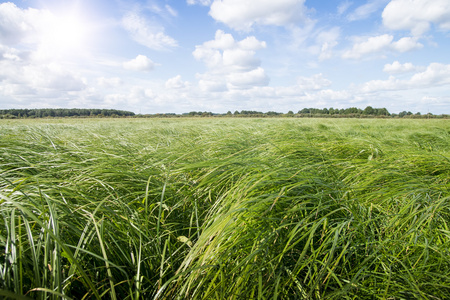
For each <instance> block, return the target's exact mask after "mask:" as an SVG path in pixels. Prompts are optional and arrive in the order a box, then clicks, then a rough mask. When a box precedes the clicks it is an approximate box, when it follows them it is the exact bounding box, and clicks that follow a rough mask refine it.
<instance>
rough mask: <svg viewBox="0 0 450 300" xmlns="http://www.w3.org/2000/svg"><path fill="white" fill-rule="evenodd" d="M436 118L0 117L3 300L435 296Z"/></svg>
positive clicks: (446, 126)
mask: <svg viewBox="0 0 450 300" xmlns="http://www.w3.org/2000/svg"><path fill="white" fill-rule="evenodd" d="M448 149H450V123H448V122H446V121H445V120H353V119H352V120H314V119H308V120H294V119H292V120H284V119H282V120H281V119H279V120H277V119H256V120H253V119H252V120H249V119H242V120H241V119H240V120H234V119H219V120H216V119H206V120H198V119H197V120H189V119H183V120H123V119H122V120H88V121H83V122H77V121H74V120H53V121H45V122H44V121H42V120H36V121H23V120H15V121H14V122H13V121H2V122H1V123H0V213H1V215H2V217H3V218H2V219H3V221H2V223H1V225H0V249H1V251H0V276H1V280H0V296H3V297H5V298H7V299H29V298H35V299H47V298H50V299H99V298H106V299H152V298H155V299H355V298H358V299H374V298H375V299H377V298H380V299H387V298H391V299H411V298H419V299H448V298H450V253H449V249H450V229H449V222H450V192H449V187H450V183H449V181H450V154H449V150H448Z"/></svg>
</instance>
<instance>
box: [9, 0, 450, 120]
mask: <svg viewBox="0 0 450 300" xmlns="http://www.w3.org/2000/svg"><path fill="white" fill-rule="evenodd" d="M449 50H450V1H448V0H368V1H356V0H354V1H349V0H327V1H325V0H316V1H312V0H306V1H305V0H277V1H273V0H146V1H124V0H108V1H107V0H70V1H68V0H21V1H1V2H0V108H47V107H60V108H74V107H77V108H78V107H80V108H81V107H82V108H114V109H123V110H130V111H134V112H136V113H169V112H174V113H182V112H190V111H212V112H217V113H221V112H222V113H223V112H227V111H229V110H230V111H235V110H258V111H278V112H287V111H289V110H292V111H294V112H296V111H298V110H300V109H302V108H305V107H316V108H324V107H327V108H330V107H334V108H347V107H353V106H356V107H360V108H365V107H366V106H368V105H370V106H373V107H376V108H381V107H386V108H387V109H388V110H389V111H390V112H392V113H398V112H400V111H403V110H409V111H412V112H414V113H415V112H421V113H428V112H431V113H433V114H442V113H447V114H448V113H450V55H449V53H450V51H449Z"/></svg>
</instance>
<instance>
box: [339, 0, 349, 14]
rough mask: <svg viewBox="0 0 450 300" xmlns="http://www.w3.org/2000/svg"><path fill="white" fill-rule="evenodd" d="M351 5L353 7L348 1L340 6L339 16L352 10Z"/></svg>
mask: <svg viewBox="0 0 450 300" xmlns="http://www.w3.org/2000/svg"><path fill="white" fill-rule="evenodd" d="M351 5H352V2H350V1H348V0H346V1H344V2H342V3H341V4H339V6H338V8H337V13H338V15H342V14H343V13H345V12H346V11H347V10H348V9H349V8H350V6H351Z"/></svg>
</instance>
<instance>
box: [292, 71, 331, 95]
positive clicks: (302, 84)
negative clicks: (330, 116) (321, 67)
mask: <svg viewBox="0 0 450 300" xmlns="http://www.w3.org/2000/svg"><path fill="white" fill-rule="evenodd" d="M297 85H298V87H299V88H300V89H301V90H306V91H312V90H321V89H323V88H324V87H327V86H330V85H331V81H330V80H328V79H326V78H324V77H323V75H322V73H320V74H315V75H313V76H312V77H299V78H298V79H297Z"/></svg>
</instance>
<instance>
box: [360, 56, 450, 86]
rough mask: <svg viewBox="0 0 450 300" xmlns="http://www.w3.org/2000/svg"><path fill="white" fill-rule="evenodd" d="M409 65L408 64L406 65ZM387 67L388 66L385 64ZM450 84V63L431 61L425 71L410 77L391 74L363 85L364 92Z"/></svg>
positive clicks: (395, 65) (400, 66)
mask: <svg viewBox="0 0 450 300" xmlns="http://www.w3.org/2000/svg"><path fill="white" fill-rule="evenodd" d="M393 65H394V67H393V66H392V65H391V66H389V67H388V69H389V68H395V67H397V68H402V67H405V65H397V64H395V63H394V64H393ZM406 66H408V65H406ZM385 67H386V66H385ZM448 84H450V65H445V64H441V63H431V64H430V65H429V66H428V67H427V68H426V70H425V71H423V72H418V73H416V74H414V75H413V76H411V78H409V79H398V78H396V77H394V76H390V77H389V79H388V80H372V81H369V82H366V83H365V84H364V85H363V86H362V89H361V90H362V91H363V92H379V91H394V90H405V89H426V88H431V87H437V86H443V85H448Z"/></svg>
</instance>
